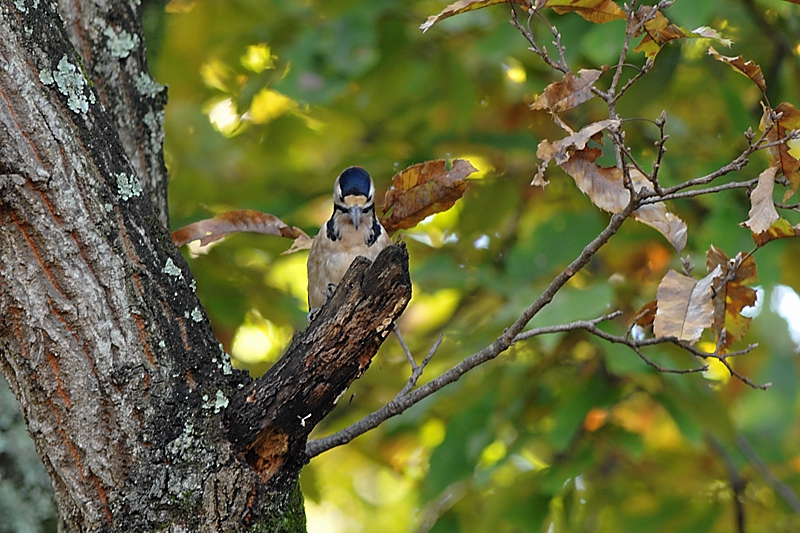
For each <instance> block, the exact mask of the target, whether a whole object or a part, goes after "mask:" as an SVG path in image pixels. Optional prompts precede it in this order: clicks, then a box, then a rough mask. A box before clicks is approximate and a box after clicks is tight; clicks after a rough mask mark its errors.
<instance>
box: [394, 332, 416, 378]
mask: <svg viewBox="0 0 800 533" xmlns="http://www.w3.org/2000/svg"><path fill="white" fill-rule="evenodd" d="M392 331H394V336H395V337H397V341H398V342H399V343H400V347H401V348H402V349H403V352H404V353H405V354H406V358H407V359H408V362H409V364H410V365H411V370H416V369H417V368H419V366H418V365H417V362H416V361H414V356H413V355H412V354H411V350H409V349H408V345H407V344H406V341H405V339H404V338H403V334H402V333H400V328H399V327H398V325H397V322H395V323H393V324H392Z"/></svg>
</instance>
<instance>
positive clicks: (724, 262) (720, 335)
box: [706, 245, 758, 353]
mask: <svg viewBox="0 0 800 533" xmlns="http://www.w3.org/2000/svg"><path fill="white" fill-rule="evenodd" d="M706 266H707V267H708V270H714V269H717V268H719V269H720V270H721V273H722V274H721V276H720V277H721V279H725V280H727V281H726V282H725V283H724V284H720V285H718V286H716V287H715V289H716V291H717V292H716V295H715V296H714V323H713V329H714V333H715V334H716V341H717V345H718V346H719V347H720V351H721V352H723V353H724V352H725V351H727V349H728V348H729V347H730V345H731V344H733V343H734V342H736V341H737V340H739V339H741V338H742V337H744V334H745V333H747V330H748V329H749V328H750V320H751V319H750V317H746V316H744V315H742V309H744V308H745V307H752V306H753V305H755V303H756V291H755V290H754V289H751V288H750V287H747V285H752V284H753V283H755V282H756V281H758V272H757V270H756V262H755V260H754V259H753V256H752V255H748V256H744V255H743V254H742V252H739V253H738V254H737V255H736V257H734V258H733V259H728V256H727V255H725V253H724V252H723V251H722V250H720V249H718V248H717V247H715V246H714V245H712V246H711V248H710V249H709V250H708V253H707V254H706ZM720 339H721V340H720Z"/></svg>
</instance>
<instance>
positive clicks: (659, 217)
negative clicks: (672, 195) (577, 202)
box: [561, 148, 687, 253]
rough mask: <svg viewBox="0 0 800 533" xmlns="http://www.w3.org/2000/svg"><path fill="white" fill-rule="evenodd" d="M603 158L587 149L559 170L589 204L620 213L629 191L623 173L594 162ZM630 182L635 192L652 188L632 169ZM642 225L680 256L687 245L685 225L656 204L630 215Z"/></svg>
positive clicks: (627, 198) (615, 168)
mask: <svg viewBox="0 0 800 533" xmlns="http://www.w3.org/2000/svg"><path fill="white" fill-rule="evenodd" d="M600 155H602V152H601V151H600V150H599V149H597V148H586V149H584V150H579V151H577V152H575V153H574V154H572V157H570V158H569V159H568V160H567V161H565V162H564V163H562V164H561V168H563V169H564V171H565V172H566V173H567V174H569V175H570V176H572V178H573V179H574V180H575V184H576V185H577V186H578V188H579V189H580V190H581V191H582V192H583V193H584V194H586V195H587V196H589V198H590V199H591V201H592V203H593V204H594V205H596V206H597V207H599V208H600V209H602V210H604V211H608V212H609V213H619V212H621V211H622V210H623V209H625V206H626V205H628V202H629V201H630V197H631V194H630V191H629V190H628V189H627V188H625V184H624V181H623V174H622V170H621V169H620V168H619V167H616V166H614V167H601V166H599V165H598V164H596V163H595V160H596V159H597V158H598V157H600ZM630 173H631V181H632V182H633V186H634V188H635V189H636V190H637V191H641V190H642V189H643V188H651V187H652V186H651V184H650V181H649V180H648V179H647V177H646V176H644V175H643V174H642V173H641V172H639V171H638V170H636V169H631V170H630ZM631 216H632V217H633V218H634V219H636V220H638V221H639V222H641V223H642V224H647V225H648V226H650V227H651V228H654V229H656V230H658V231H659V232H660V233H661V234H662V235H664V237H666V238H667V240H668V241H669V242H670V244H672V246H674V247H675V249H676V250H677V251H678V253H680V252H681V251H682V250H683V248H684V247H685V246H686V238H687V228H686V224H685V223H684V222H683V220H681V219H680V218H679V217H678V216H677V215H675V214H673V213H671V212H670V211H668V210H667V206H666V205H665V204H664V203H662V202H658V203H655V204H648V205H643V206H642V207H640V208H639V209H637V210H636V211H634V212H633V214H632V215H631Z"/></svg>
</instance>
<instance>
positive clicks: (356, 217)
mask: <svg viewBox="0 0 800 533" xmlns="http://www.w3.org/2000/svg"><path fill="white" fill-rule="evenodd" d="M363 211H364V208H363V207H362V206H360V205H353V206H350V208H349V209H348V212H349V213H350V218H351V219H352V220H353V226H355V227H356V229H358V224H359V222H361V213H362V212H363Z"/></svg>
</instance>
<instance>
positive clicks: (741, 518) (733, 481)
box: [706, 434, 747, 533]
mask: <svg viewBox="0 0 800 533" xmlns="http://www.w3.org/2000/svg"><path fill="white" fill-rule="evenodd" d="M706 440H708V444H709V446H711V448H712V449H713V450H714V452H715V453H716V454H717V455H718V456H719V457H720V458H721V459H722V461H723V462H724V463H725V467H726V469H727V470H728V479H729V480H730V485H731V491H732V492H733V504H734V509H735V511H736V531H737V533H745V514H744V503H743V502H742V500H743V498H744V490H745V488H746V487H747V481H746V480H745V479H744V478H743V477H742V476H740V475H739V471H738V469H737V468H736V463H735V462H734V461H733V457H731V455H730V454H729V453H728V451H727V450H726V449H725V447H724V446H723V445H722V443H721V442H720V441H719V440H718V439H717V438H716V437H714V436H713V435H710V434H708V435H706Z"/></svg>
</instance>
